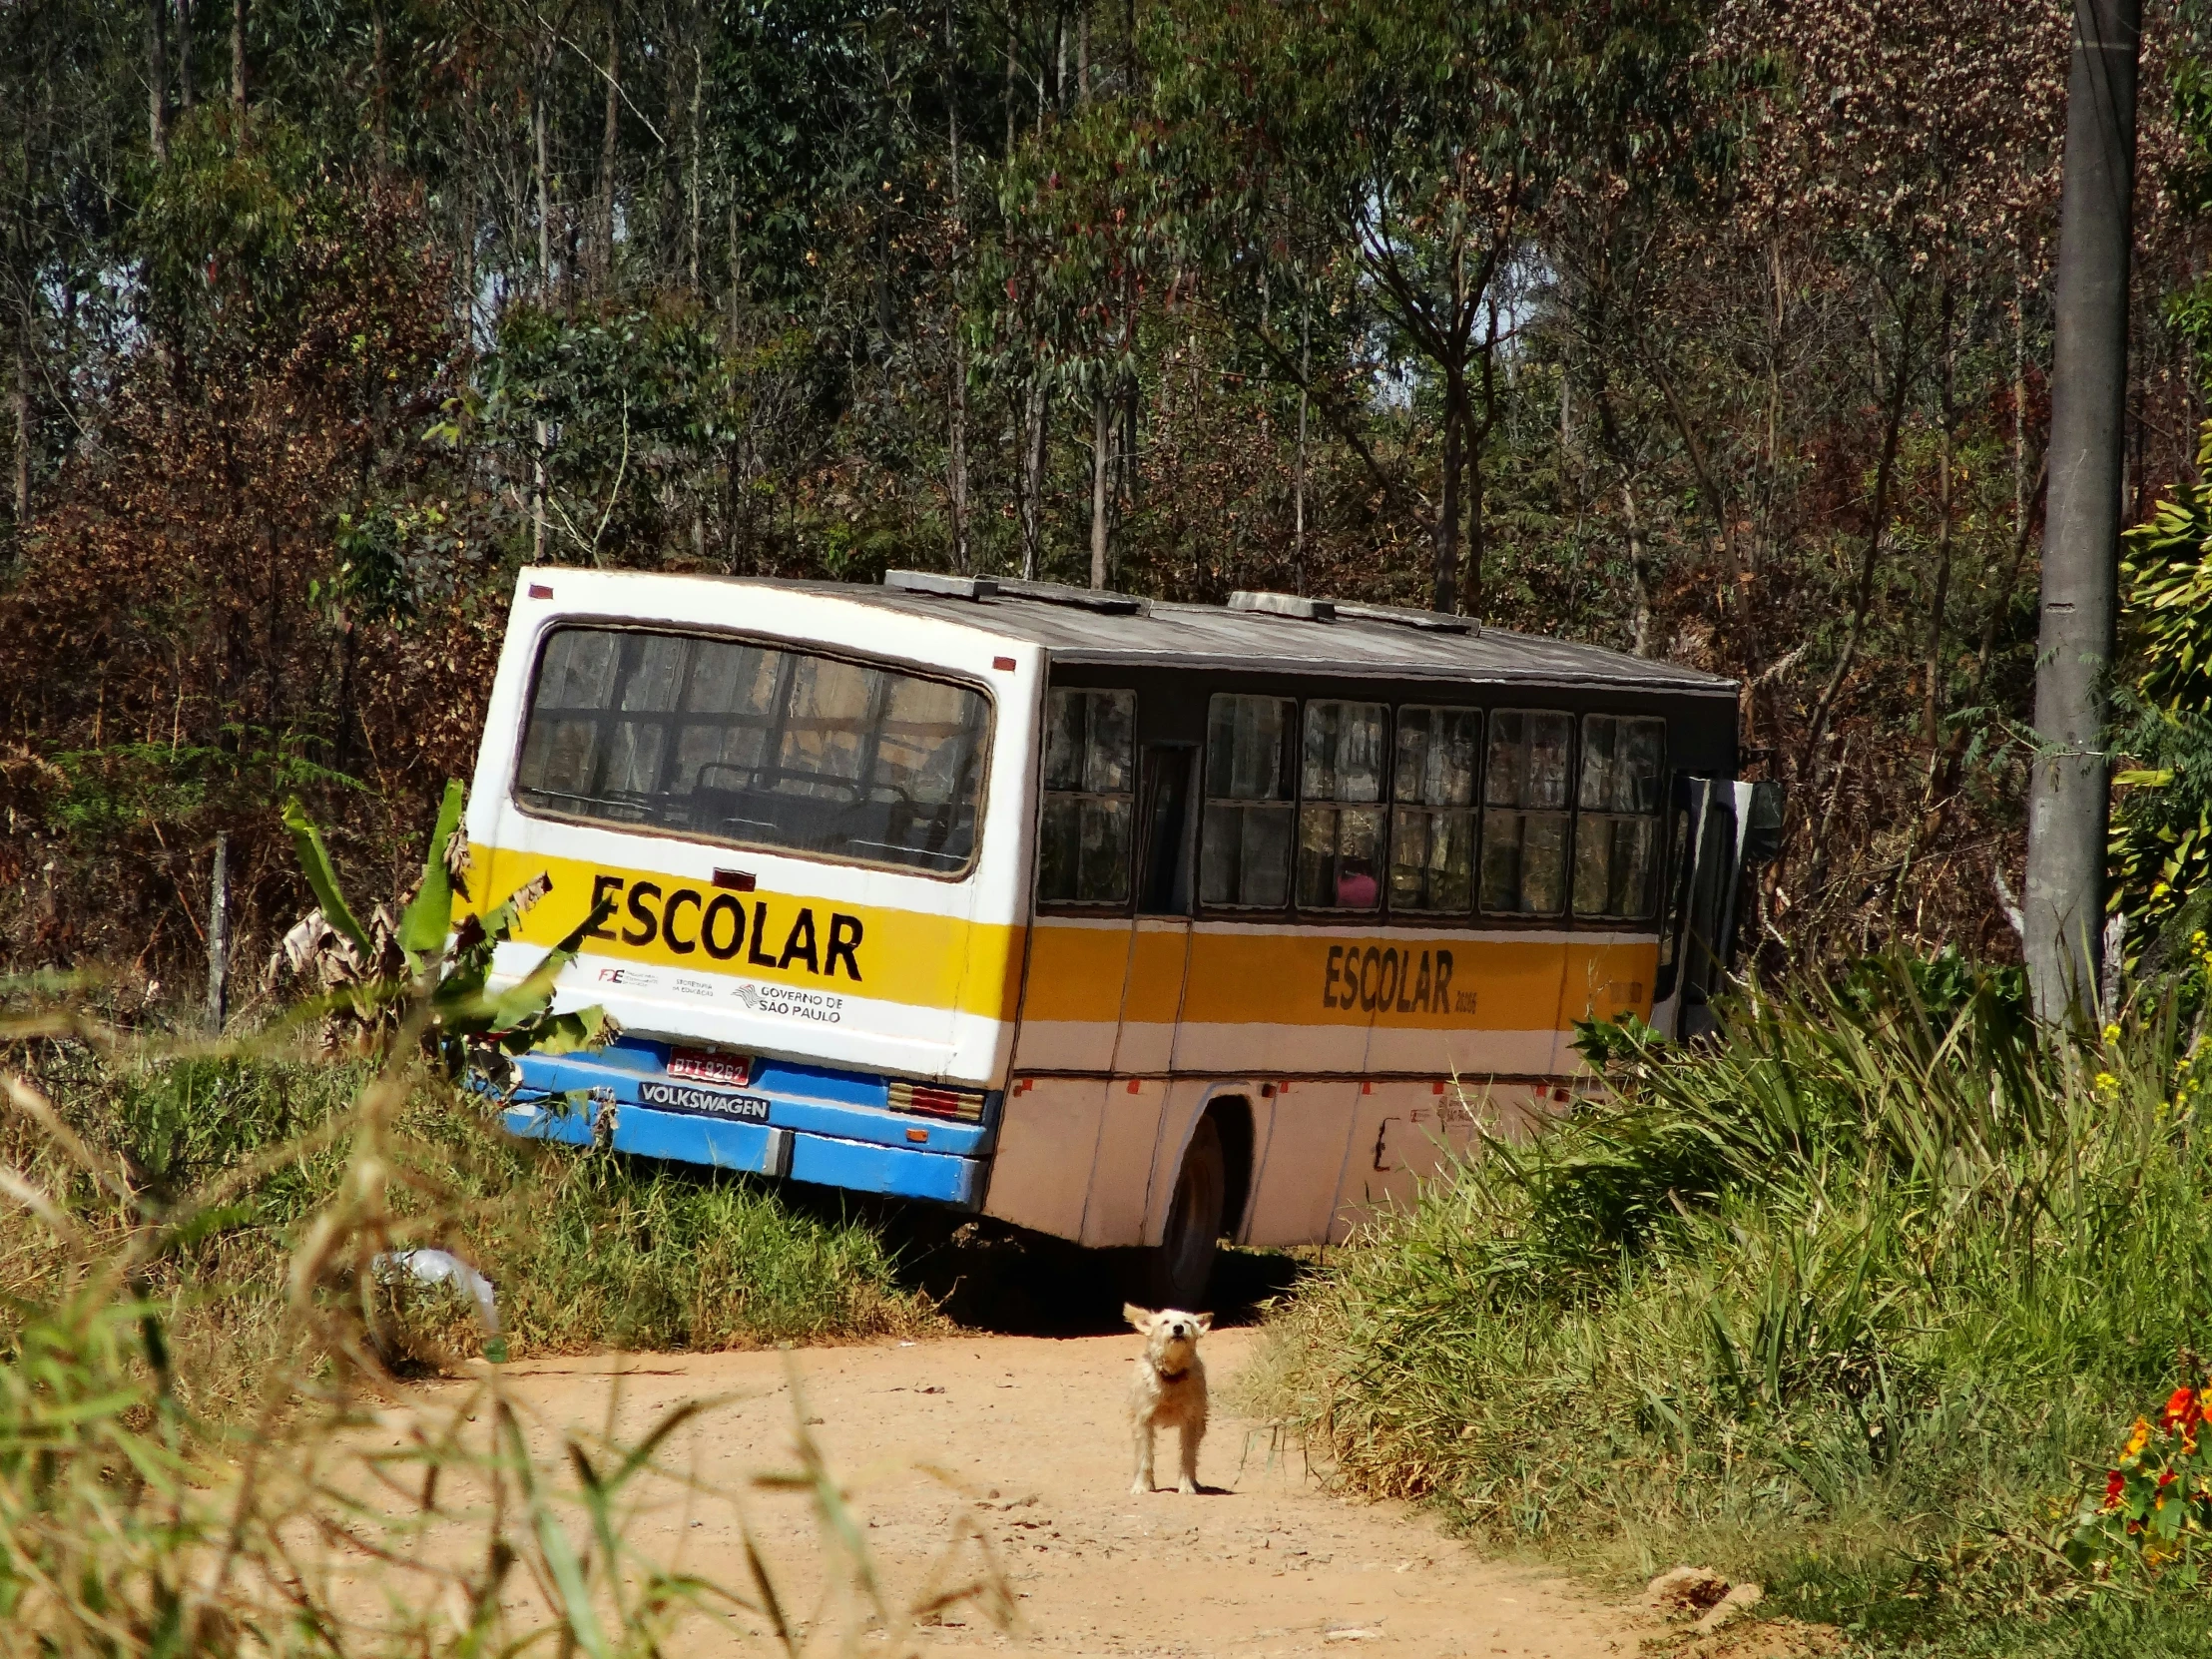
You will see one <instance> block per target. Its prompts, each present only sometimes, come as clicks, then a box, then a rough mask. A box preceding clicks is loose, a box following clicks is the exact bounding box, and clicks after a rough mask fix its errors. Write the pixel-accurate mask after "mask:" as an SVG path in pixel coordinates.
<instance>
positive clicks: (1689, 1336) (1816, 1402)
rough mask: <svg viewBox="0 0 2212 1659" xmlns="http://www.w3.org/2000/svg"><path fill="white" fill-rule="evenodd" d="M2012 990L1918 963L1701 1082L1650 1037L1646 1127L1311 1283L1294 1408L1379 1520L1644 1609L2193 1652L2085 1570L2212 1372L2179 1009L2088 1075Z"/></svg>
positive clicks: (1625, 1088)
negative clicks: (1780, 1589) (1540, 1552)
mask: <svg viewBox="0 0 2212 1659" xmlns="http://www.w3.org/2000/svg"><path fill="white" fill-rule="evenodd" d="M2014 989H2015V988H2014V987H2012V986H2010V985H2009V984H2007V983H2006V982H2004V981H2003V980H2001V979H1998V978H1995V977H1994V976H1989V975H1973V974H1967V975H1965V976H1964V978H1963V979H1961V977H1960V975H1959V972H1958V970H1957V968H1956V966H1955V964H1952V965H1951V966H1949V967H1947V968H1946V969H1945V971H1944V972H1943V973H1941V974H1935V975H1932V974H1930V973H1928V972H1927V971H1925V970H1922V971H1915V970H1914V969H1913V968H1911V967H1910V966H1908V965H1906V964H1895V963H1893V964H1889V965H1887V966H1884V967H1882V968H1880V969H1879V970H1871V971H1868V972H1863V973H1862V974H1860V975H1859V976H1857V977H1855V979H1854V980H1853V981H1852V982H1851V983H1849V984H1848V985H1846V986H1843V987H1839V988H1836V989H1822V988H1814V989H1810V990H1806V991H1802V992H1799V993H1796V994H1793V995H1787V996H1770V995H1763V994H1760V995H1752V996H1750V997H1747V999H1746V1000H1745V1002H1744V1004H1743V1005H1742V1006H1740V1007H1739V1008H1738V1009H1736V1010H1735V1012H1734V1014H1733V1016H1732V1018H1731V1020H1730V1022H1729V1024H1728V1026H1727V1027H1726V1029H1725V1030H1724V1032H1723V1033H1722V1034H1721V1036H1720V1037H1719V1039H1717V1040H1716V1041H1714V1042H1713V1043H1711V1044H1709V1045H1705V1046H1701V1047H1699V1048H1696V1049H1693V1050H1689V1051H1687V1052H1677V1051H1671V1050H1665V1049H1663V1048H1661V1047H1660V1046H1659V1045H1658V1044H1657V1043H1656V1041H1655V1040H1653V1039H1651V1038H1650V1037H1649V1036H1648V1035H1638V1034H1634V1033H1631V1034H1630V1035H1629V1037H1628V1038H1627V1040H1626V1041H1625V1042H1623V1041H1621V1040H1619V1038H1618V1037H1617V1036H1616V1038H1615V1040H1614V1041H1613V1042H1612V1043H1611V1045H1610V1046H1611V1048H1612V1050H1613V1052H1614V1058H1615V1065H1614V1069H1613V1071H1612V1074H1611V1075H1612V1077H1613V1080H1614V1082H1615V1085H1616V1091H1615V1098H1614V1099H1613V1100H1612V1101H1611V1102H1609V1103H1608V1104H1606V1105H1604V1106H1602V1107H1600V1108H1598V1109H1595V1110H1592V1111H1590V1112H1587V1113H1585V1114H1583V1115H1580V1116H1577V1117H1575V1118H1572V1119H1570V1120H1568V1121H1566V1122H1564V1123H1562V1124H1560V1125H1559V1126H1557V1127H1556V1128H1555V1129H1554V1130H1552V1131H1550V1132H1547V1133H1545V1134H1543V1135H1540V1136H1537V1137H1536V1138H1534V1139H1533V1140H1532V1141H1530V1142H1528V1143H1527V1144H1524V1145H1508V1144H1503V1143H1496V1142H1493V1143H1491V1144H1490V1145H1488V1147H1487V1148H1486V1149H1485V1152H1484V1155H1483V1156H1482V1158H1481V1159H1480V1160H1479V1161H1478V1162H1477V1163H1475V1164H1473V1165H1471V1166H1469V1167H1467V1168H1465V1169H1463V1170H1460V1171H1458V1172H1457V1173H1456V1175H1455V1177H1454V1178H1452V1179H1449V1180H1446V1181H1443V1182H1440V1183H1438V1184H1436V1185H1434V1186H1432V1187H1430V1188H1428V1189H1427V1190H1425V1191H1424V1192H1422V1193H1421V1194H1420V1195H1419V1197H1418V1199H1417V1200H1416V1201H1415V1202H1414V1203H1413V1204H1412V1205H1411V1206H1410V1207H1409V1208H1408V1209H1407V1210H1405V1211H1404V1212H1402V1213H1400V1214H1397V1215H1395V1216H1390V1217H1386V1218H1384V1219H1383V1221H1382V1222H1381V1223H1380V1224H1379V1225H1378V1226H1377V1227H1376V1228H1375V1229H1374V1230H1373V1231H1372V1232H1371V1233H1370V1234H1369V1235H1367V1236H1366V1237H1365V1238H1363V1239H1361V1240H1359V1241H1356V1243H1355V1244H1354V1245H1353V1246H1352V1247H1351V1248H1350V1249H1348V1250H1346V1251H1345V1252H1343V1253H1341V1254H1340V1255H1339V1257H1338V1258H1337V1260H1336V1262H1335V1264H1334V1265H1333V1268H1332V1271H1331V1272H1330V1273H1329V1274H1328V1275H1326V1276H1325V1277H1322V1278H1319V1279H1317V1280H1315V1281H1312V1282H1310V1283H1309V1285H1308V1286H1307V1287H1306V1288H1305V1289H1304V1291H1303V1292H1302V1294H1300V1295H1299V1296H1298V1297H1297V1298H1295V1299H1294V1301H1293V1303H1292V1304H1291V1306H1290V1307H1289V1309H1288V1310H1287V1311H1286V1313H1285V1314H1284V1315H1283V1316H1282V1317H1281V1318H1280V1319H1279V1321H1278V1323H1277V1326H1276V1333H1275V1343H1274V1347H1273V1351H1272V1352H1271V1354H1270V1355H1269V1357H1268V1360H1267V1364H1266V1366H1265V1367H1264V1368H1263V1370H1262V1372H1261V1373H1260V1374H1259V1377H1258V1379H1257V1380H1256V1383H1255V1384H1254V1386H1255V1389H1256V1392H1257V1395H1258V1398H1259V1401H1260V1403H1261V1404H1263V1405H1264V1406H1265V1407H1266V1408H1267V1409H1269V1410H1270V1411H1272V1412H1273V1413H1274V1414H1275V1415H1277V1416H1278V1417H1280V1418H1281V1419H1283V1420H1285V1421H1287V1422H1288V1423H1290V1424H1292V1425H1293V1426H1294V1427H1296V1428H1297V1429H1299V1430H1300V1431H1301V1432H1303V1433H1304V1434H1305V1435H1307V1436H1308V1438H1309V1439H1310V1441H1312V1442H1313V1443H1315V1444H1316V1445H1317V1446H1319V1447H1321V1448H1322V1449H1324V1450H1326V1452H1327V1453H1328V1454H1329V1455H1330V1457H1331V1458H1332V1459H1333V1462H1334V1465H1335V1467H1336V1469H1337V1470H1338V1472H1339V1475H1340V1477H1341V1478H1342V1479H1343V1480H1344V1481H1346V1482H1347V1483H1348V1484H1349V1485H1351V1486H1353V1487H1355V1488H1357V1489H1360V1490H1363V1491H1368V1492H1372V1493H1378V1494H1390V1495H1403V1496H1414V1497H1420V1498H1425V1499H1427V1500H1429V1501H1431V1502H1433V1503H1435V1504H1436V1505H1438V1506H1440V1507H1441V1508H1443V1509H1444V1510H1445V1511H1446V1512H1447V1513H1448V1514H1449V1515H1450V1516H1452V1517H1453V1518H1454V1519H1455V1520H1456V1521H1457V1522H1458V1523H1460V1524H1461V1525H1463V1526H1464V1527H1466V1528H1468V1529H1470V1530H1472V1531H1475V1532H1477V1533H1481V1534H1485V1535H1487V1536H1490V1537H1492V1538H1496V1539H1505V1540H1515V1541H1535V1542H1537V1543H1540V1544H1543V1545H1544V1546H1545V1547H1547V1548H1550V1549H1553V1550H1557V1551H1563V1552H1565V1553H1568V1554H1570V1555H1579V1556H1581V1557H1583V1558H1584V1559H1586V1560H1588V1561H1590V1562H1591V1563H1592V1564H1594V1565H1597V1566H1599V1567H1601V1568H1606V1569H1610V1570H1613V1571H1618V1572H1621V1573H1623V1574H1625V1573H1627V1572H1630V1571H1649V1570H1654V1569H1655V1568H1657V1567H1659V1566H1664V1565H1667V1564H1670V1562H1671V1561H1673V1560H1679V1559H1708V1558H1710V1559H1712V1560H1713V1562H1714V1564H1715V1565H1717V1566H1723V1567H1724V1568H1728V1569H1732V1570H1737V1571H1748V1572H1751V1573H1754V1574H1760V1575H1766V1576H1768V1577H1770V1578H1771V1579H1773V1580H1775V1581H1776V1582H1777V1583H1783V1584H1794V1585H1795V1586H1796V1588H1795V1589H1794V1590H1793V1591H1792V1593H1791V1594H1790V1595H1786V1596H1784V1597H1782V1601H1783V1604H1784V1605H1785V1606H1790V1605H1791V1604H1792V1602H1793V1601H1794V1602H1795V1603H1797V1604H1799V1605H1802V1606H1806V1607H1814V1606H1816V1605H1818V1606H1820V1607H1823V1608H1825V1609H1826V1610H1827V1611H1829V1612H1831V1613H1835V1612H1837V1611H1838V1610H1839V1607H1842V1608H1844V1609H1845V1610H1848V1609H1849V1607H1850V1605H1851V1598H1852V1597H1853V1596H1854V1595H1857V1596H1860V1597H1861V1598H1862V1599H1863V1606H1862V1607H1861V1609H1860V1613H1861V1615H1862V1616H1859V1617H1856V1618H1847V1619H1845V1621H1844V1622H1847V1623H1851V1622H1859V1623H1866V1622H1867V1621H1868V1620H1873V1621H1875V1623H1876V1624H1880V1622H1881V1620H1882V1618H1884V1617H1886V1616H1888V1615H1886V1614H1884V1613H1883V1612H1882V1609H1885V1608H1887V1609H1891V1610H1893V1611H1895V1610H1899V1609H1906V1608H1910V1609H1912V1610H1913V1612H1914V1615H1915V1619H1916V1621H1917V1624H1918V1625H1919V1626H1920V1627H1922V1628H1926V1627H1928V1626H1929V1625H1930V1620H1931V1618H1932V1617H1934V1616H1935V1614H1934V1613H1933V1612H1932V1609H1933V1610H1948V1614H1955V1615H1957V1616H1958V1618H1959V1619H1960V1621H1961V1622H1960V1624H1959V1629H1960V1631H1961V1634H1960V1636H1959V1641H1960V1642H1961V1643H1965V1644H1968V1645H1963V1646H1960V1647H1959V1648H1958V1651H1960V1652H1979V1651H1993V1650H1990V1649H1985V1648H1976V1647H1973V1646H1971V1645H1970V1644H1971V1642H1974V1641H1979V1640H1982V1639H1983V1636H1984V1635H1985V1634H1986V1630H1987V1629H1988V1628H1992V1626H1991V1625H1990V1623H1989V1621H1990V1620H1992V1619H1996V1620H2002V1619H2004V1618H2012V1617H2027V1618H2030V1619H2031V1622H2032V1621H2043V1622H2042V1623H2038V1624H2037V1626H2036V1628H2038V1629H2046V1627H2047V1631H2057V1630H2059V1629H2060V1628H2061V1626H2065V1625H2066V1624H2067V1621H2075V1622H2079V1621H2084V1620H2086V1621H2089V1622H2086V1623H2081V1624H2080V1628H2081V1629H2082V1630H2083V1631H2087V1630H2089V1629H2091V1627H2092V1625H2094V1626H2095V1628H2097V1629H2106V1628H2109V1629H2111V1630H2119V1629H2122V1628H2127V1627H2128V1626H2127V1623H2126V1621H2127V1620H2130V1619H2139V1620H2143V1619H2155V1618H2158V1617H2163V1616H2164V1615H2163V1614H2161V1613H2159V1612H2158V1611H2157V1609H2158V1608H2159V1607H2163V1606H2165V1605H2166V1604H2167V1603H2166V1600H2165V1599H2160V1598H2153V1599H2151V1600H2149V1601H2146V1602H2145V1603H2144V1604H2143V1606H2142V1607H2141V1608H2139V1609H2137V1610H2136V1611H2133V1612H2127V1613H2124V1614H2123V1613H2121V1612H2118V1611H2113V1610H2111V1609H2109V1608H2108V1609H2106V1610H2104V1611H2100V1612H2095V1613H2094V1614H2093V1615H2092V1613H2091V1612H2089V1611H2087V1610H2084V1608H2083V1607H2081V1606H2076V1605H2074V1601H2073V1599H2070V1598H2072V1597H2073V1588H2072V1587H2071V1585H2072V1574H2071V1569H2070V1568H2068V1567H2067V1566H2066V1564H2065V1563H2064V1561H2063V1560H2062V1559H2061V1558H2060V1556H2059V1554H2058V1551H2057V1544H2058V1543H2059V1542H2060V1541H2061V1540H2062V1538H2063V1536H2064V1534H2065V1532H2066V1530H2067V1529H2068V1527H2069V1526H2070V1523H2071V1517H2072V1515H2073V1512H2074V1510H2075V1507H2076V1504H2077V1502H2078V1500H2079V1498H2080V1496H2081V1495H2082V1493H2083V1492H2084V1491H2085V1490H2087V1489H2088V1488H2089V1486H2090V1484H2091V1483H2094V1485H2095V1487H2096V1489H2097V1490H2099V1491H2101V1489H2102V1485H2103V1481H2104V1478H2105V1475H2104V1470H2105V1462H2106V1459H2107V1458H2108V1456H2109V1453H2110V1448H2111V1445H2112V1444H2113V1436H2114V1432H2115V1429H2116V1428H2117V1429H2122V1430H2124V1425H2125V1424H2126V1423H2128V1422H2130V1421H2132V1420H2133V1419H2134V1417H2135V1416H2136V1415H2137V1414H2138V1413H2139V1412H2140V1411H2142V1410H2144V1409H2145V1408H2146V1407H2147V1406H2151V1405H2154V1404H2155V1402H2156V1401H2157V1400H2159V1399H2162V1398H2164V1397H2165V1393H2166V1390H2167V1389H2168V1388H2169V1387H2171V1386H2172V1385H2173V1383H2175V1382H2177V1381H2191V1382H2194V1381H2197V1380H2198V1379H2197V1377H2196V1375H2195V1374H2194V1371H2193V1370H2192V1372H2191V1375H2189V1376H2187V1377H2183V1376H2181V1375H2180V1373H2181V1370H2182V1368H2183V1366H2184V1364H2185V1361H2184V1357H2185V1356H2188V1355H2191V1354H2192V1353H2201V1352H2204V1351H2205V1350H2206V1349H2207V1347H2208V1346H2212V1344H2208V1338H2212V1329H2208V1328H2212V1210H2208V1208H2207V1206H2206V1205H2205V1203H2204V1194H2205V1193H2206V1192H2207V1191H2208V1190H2212V1145H2208V1142H2207V1138H2206V1135H2205V1133H2204V1129H2203V1126H2202V1125H2201V1124H2200V1122H2199V1119H2198V1115H2197V1111H2196V1108H2195V1104H2194V1103H2195V1101H2196V1099H2197V1095H2196V1093H2195V1090H2194V1079H2195V1073H2196V1048H2195V1043H2194V1040H2193V1036H2192V1033H2191V1032H2190V1031H2189V1030H2188V1029H2187V1028H2186V1026H2185V1024H2184V1021H2183V1019H2182V1017H2181V1010H2182V1007H2183V1005H2184V998H2183V997H2182V995H2181V991H2182V990H2183V987H2180V986H2169V987H2166V989H2165V990H2164V991H2163V992H2162V993H2161V994H2160V995H2157V996H2146V997H2144V998H2142V999H2140V1000H2139V1002H2138V1004H2137V1006H2136V1007H2135V1009H2134V1010H2133V1011H2132V1012H2131V1013H2130V1014H2129V1015H2128V1016H2127V1017H2126V1018H2125V1019H2124V1020H2123V1021H2121V1022H2120V1024H2119V1025H2118V1026H2117V1027H2115V1028H2112V1029H2109V1030H2107V1031H2106V1032H2105V1033H2103V1035H2102V1038H2101V1040H2100V1041H2098V1042H2094V1043H2092V1044H2090V1045H2088V1046H2086V1047H2069V1046H2062V1045H2061V1046H2054V1045H2053V1044H2052V1043H2050V1042H2049V1041H2048V1040H2047V1039H2046V1038H2045V1036H2044V1034H2042V1033H2040V1032H2038V1031H2036V1030H2035V1029H2034V1028H2033V1027H2032V1026H2030V1025H2029V1024H2028V1022H2027V1021H2026V1020H2025V1018H2024V1017H2023V1015H2022V1014H2021V1013H2020V1011H2019V1008H2018V1003H2017V999H2016V995H2015V994H2014ZM1901 1585H1902V1586H1903V1587H1901ZM1824 1586H1825V1588H1824ZM1853 1586H1856V1588H1855V1589H1854V1588H1852V1587H1853ZM2099 1605H2100V1606H2101V1605H2102V1603H2099ZM1969 1615H1970V1616H1969ZM1946 1616H1947V1615H1946ZM2051 1620H2056V1621H2057V1622H2056V1623H2051V1622H2050V1621H2051ZM2097 1620H2102V1621H2104V1622H2103V1623H2102V1624H2095V1621H2097ZM2114 1621H2117V1622H2114ZM2023 1628H2024V1627H2023ZM2047 1631H2046V1633H2047ZM2038 1639H2040V1638H2038ZM2067 1639H2068V1640H2070V1638H2067ZM2049 1640H2051V1641H2059V1640H2060V1637H2059V1636H2057V1635H2050V1636H2049ZM2082 1640H2083V1641H2084V1642H2089V1641H2090V1640H2091V1638H2090V1637H2088V1636H2087V1635H2084V1636H2083V1637H2082ZM2096 1640H2100V1641H2101V1640H2103V1638H2102V1637H2098V1638H2096ZM2049 1651H2052V1652H2060V1651H2066V1652H2072V1651H2080V1652H2092V1651H2097V1649H2096V1648H2095V1647H2094V1645H2093V1644H2092V1645H2090V1646H2082V1647H2079V1648H2067V1647H2064V1646H2057V1647H2051V1648H2049Z"/></svg>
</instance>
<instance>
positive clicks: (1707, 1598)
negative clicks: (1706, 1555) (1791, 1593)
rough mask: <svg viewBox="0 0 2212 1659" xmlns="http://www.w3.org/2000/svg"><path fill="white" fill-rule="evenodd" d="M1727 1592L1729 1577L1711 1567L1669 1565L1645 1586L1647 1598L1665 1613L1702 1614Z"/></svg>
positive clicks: (1725, 1596) (1717, 1603)
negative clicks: (1726, 1577) (1724, 1576)
mask: <svg viewBox="0 0 2212 1659" xmlns="http://www.w3.org/2000/svg"><path fill="white" fill-rule="evenodd" d="M1728 1592H1729V1586H1728V1580H1727V1579H1725V1578H1723V1577H1722V1576H1721V1575H1720V1574H1719V1573H1717V1572H1715V1571H1714V1570H1713V1569H1712V1568H1711V1567H1669V1568H1668V1569H1667V1570H1666V1571H1665V1572H1663V1573H1661V1574H1660V1575H1659V1576H1658V1577H1657V1578H1654V1579H1653V1580H1652V1581H1651V1582H1650V1583H1649V1584H1647V1585H1645V1586H1644V1600H1645V1601H1646V1602H1647V1603H1648V1604H1649V1605H1651V1606H1652V1607H1655V1608H1657V1609H1658V1610H1659V1611H1660V1612H1662V1613H1671V1614H1684V1613H1703V1612H1704V1611H1705V1610H1706V1609H1707V1608H1710V1607H1716V1606H1718V1605H1719V1604H1720V1603H1721V1602H1722V1601H1723V1600H1725V1599H1726V1598H1727V1596H1728ZM1757 1593H1758V1592H1757V1591H1756V1590H1755V1591H1754V1592H1753V1595H1754V1596H1755V1597H1756V1595H1757Z"/></svg>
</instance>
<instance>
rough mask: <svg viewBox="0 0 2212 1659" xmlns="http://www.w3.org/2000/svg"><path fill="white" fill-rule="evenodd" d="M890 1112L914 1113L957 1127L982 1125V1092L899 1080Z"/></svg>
mask: <svg viewBox="0 0 2212 1659" xmlns="http://www.w3.org/2000/svg"><path fill="white" fill-rule="evenodd" d="M890 1108H891V1110H892V1111H894V1112H912V1113H915V1114H916V1115H918V1116H920V1117H925V1118H946V1119H949V1120H950V1121H951V1122H954V1123H980V1122H982V1121H983V1091H982V1090H981V1089H954V1088H947V1087H945V1086H944V1085H943V1084H941V1083H909V1082H907V1081H906V1080H905V1079H903V1078H897V1079H894V1080H893V1081H892V1083H891V1086H890Z"/></svg>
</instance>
